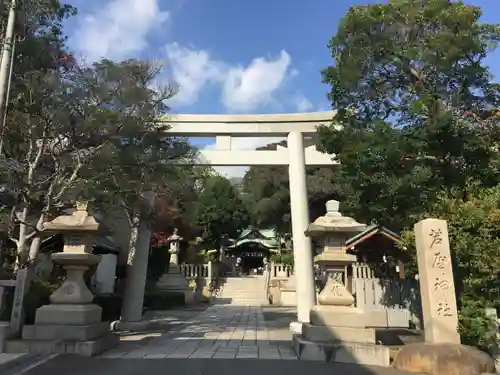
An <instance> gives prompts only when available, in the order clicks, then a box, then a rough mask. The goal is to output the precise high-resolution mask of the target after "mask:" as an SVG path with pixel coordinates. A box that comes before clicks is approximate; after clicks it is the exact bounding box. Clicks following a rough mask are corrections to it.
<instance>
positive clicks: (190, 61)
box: [165, 43, 225, 105]
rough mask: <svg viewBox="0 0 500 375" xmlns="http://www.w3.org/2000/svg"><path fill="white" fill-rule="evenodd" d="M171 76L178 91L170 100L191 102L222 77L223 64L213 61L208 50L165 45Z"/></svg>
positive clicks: (176, 102) (179, 102)
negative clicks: (207, 86) (206, 87)
mask: <svg viewBox="0 0 500 375" xmlns="http://www.w3.org/2000/svg"><path fill="white" fill-rule="evenodd" d="M165 51H166V56H167V59H168V61H169V64H168V65H167V69H170V71H171V75H172V78H173V79H174V80H175V82H176V83H177V84H178V85H179V92H178V93H177V95H176V96H174V98H173V100H172V102H173V103H174V105H175V104H181V105H182V104H183V105H188V104H193V103H195V102H196V101H197V100H198V97H199V95H200V92H201V91H202V90H203V88H204V87H205V86H206V85H207V84H210V83H213V82H218V81H220V80H222V79H223V77H224V69H225V68H224V65H223V64H222V63H219V62H217V61H214V60H213V59H212V58H211V56H210V54H209V52H208V51H203V50H201V51H196V50H194V49H191V48H187V47H182V46H180V45H179V44H178V43H172V44H168V45H167V46H165Z"/></svg>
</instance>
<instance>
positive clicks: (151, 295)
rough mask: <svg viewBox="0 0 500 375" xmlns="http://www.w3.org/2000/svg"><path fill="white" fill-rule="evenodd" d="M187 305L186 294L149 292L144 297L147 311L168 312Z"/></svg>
mask: <svg viewBox="0 0 500 375" xmlns="http://www.w3.org/2000/svg"><path fill="white" fill-rule="evenodd" d="M184 304H185V297H184V293H181V292H163V291H157V292H148V293H146V294H145V295H144V308H145V309H146V310H159V311H161V310H168V309H171V308H173V307H178V306H183V305H184Z"/></svg>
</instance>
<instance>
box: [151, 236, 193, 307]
mask: <svg viewBox="0 0 500 375" xmlns="http://www.w3.org/2000/svg"><path fill="white" fill-rule="evenodd" d="M182 240H183V238H182V237H181V236H179V234H178V230H177V228H175V229H174V233H173V234H172V235H171V236H170V237H168V239H167V241H168V245H169V249H168V252H169V253H170V263H169V265H168V272H167V273H164V274H163V275H162V276H161V277H160V279H159V280H158V282H157V283H156V288H157V289H159V290H168V291H172V292H179V293H183V294H184V298H185V301H186V303H191V302H192V301H193V297H194V296H193V289H192V288H190V287H189V282H188V281H187V280H186V278H185V277H184V275H182V273H181V269H180V267H179V251H180V243H181V241H182Z"/></svg>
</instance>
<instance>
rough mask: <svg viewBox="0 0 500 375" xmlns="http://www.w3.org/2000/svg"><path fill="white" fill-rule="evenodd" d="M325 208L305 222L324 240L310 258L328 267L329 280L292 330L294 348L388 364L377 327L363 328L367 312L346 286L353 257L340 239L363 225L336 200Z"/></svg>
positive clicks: (314, 356)
mask: <svg viewBox="0 0 500 375" xmlns="http://www.w3.org/2000/svg"><path fill="white" fill-rule="evenodd" d="M326 208H327V214H326V215H325V216H324V217H321V218H319V219H317V220H316V221H315V222H314V223H313V224H311V225H309V227H308V230H307V231H306V233H307V234H308V235H309V236H315V237H317V238H318V239H319V240H320V241H321V244H322V245H323V249H322V250H323V252H322V253H321V254H319V255H318V256H316V257H315V259H314V261H315V263H317V264H320V265H321V266H323V267H324V268H325V269H326V272H327V275H328V279H327V282H326V284H325V287H324V288H323V290H322V291H321V292H320V294H319V296H318V303H319V305H316V306H314V307H313V308H312V309H311V310H310V323H307V324H303V326H302V332H301V334H299V335H294V339H293V340H294V346H295V351H296V353H297V355H298V357H299V358H300V359H301V360H311V361H324V362H345V363H356V364H362V365H373V366H389V364H390V362H389V348H387V347H383V346H381V345H376V341H375V330H374V329H372V328H367V317H366V315H365V312H364V311H363V310H361V309H358V308H356V307H354V306H353V305H354V297H353V296H352V295H351V293H349V291H348V290H347V288H346V287H345V279H346V274H345V270H346V267H347V266H348V265H349V264H352V263H354V262H355V261H356V257H355V256H354V255H350V254H346V249H345V247H344V246H343V244H344V243H345V240H346V239H347V238H349V237H350V236H352V235H353V234H355V233H358V232H361V231H362V230H364V229H365V225H363V224H360V223H357V222H356V221H355V220H354V219H352V218H349V217H344V216H342V215H341V214H340V213H339V212H338V202H336V201H329V202H328V203H327V207H326Z"/></svg>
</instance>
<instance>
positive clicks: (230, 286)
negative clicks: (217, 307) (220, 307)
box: [216, 276, 268, 306]
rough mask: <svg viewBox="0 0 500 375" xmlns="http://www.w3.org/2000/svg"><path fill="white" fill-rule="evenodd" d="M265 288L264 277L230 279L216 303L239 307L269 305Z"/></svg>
mask: <svg viewBox="0 0 500 375" xmlns="http://www.w3.org/2000/svg"><path fill="white" fill-rule="evenodd" d="M264 288H265V278H264V276H241V277H228V278H227V279H226V282H225V283H224V285H223V286H222V290H221V291H220V292H219V295H218V297H217V301H216V303H217V304H227V305H237V306H262V305H267V304H268V301H267V299H266V293H265V290H264Z"/></svg>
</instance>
